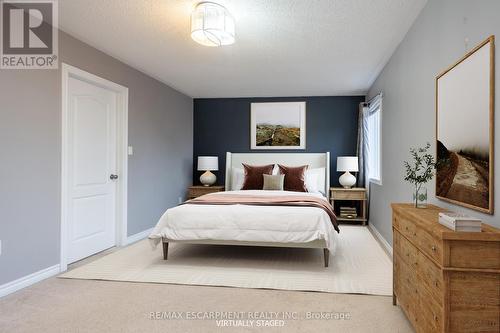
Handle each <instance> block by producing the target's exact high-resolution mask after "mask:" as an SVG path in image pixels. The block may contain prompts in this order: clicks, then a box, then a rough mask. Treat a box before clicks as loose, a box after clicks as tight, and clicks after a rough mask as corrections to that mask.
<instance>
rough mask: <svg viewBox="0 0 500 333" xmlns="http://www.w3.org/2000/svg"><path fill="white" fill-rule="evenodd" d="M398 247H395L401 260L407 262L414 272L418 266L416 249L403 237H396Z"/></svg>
mask: <svg viewBox="0 0 500 333" xmlns="http://www.w3.org/2000/svg"><path fill="white" fill-rule="evenodd" d="M398 238H399V239H398V241H397V242H398V244H399V247H398V248H396V251H397V253H399V254H400V256H401V260H402V261H403V262H404V263H405V264H407V265H408V266H409V267H410V268H411V269H412V270H413V271H414V272H415V273H416V272H417V266H418V250H417V248H416V247H415V246H413V244H411V243H410V242H409V241H408V240H407V239H406V238H405V237H403V236H401V235H400V236H399V237H398Z"/></svg>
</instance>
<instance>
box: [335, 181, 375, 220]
mask: <svg viewBox="0 0 500 333" xmlns="http://www.w3.org/2000/svg"><path fill="white" fill-rule="evenodd" d="M330 202H331V204H332V207H333V211H334V212H335V215H337V220H338V221H339V222H361V223H362V224H363V225H366V222H367V218H366V189H365V188H360V187H353V188H343V187H331V188H330Z"/></svg>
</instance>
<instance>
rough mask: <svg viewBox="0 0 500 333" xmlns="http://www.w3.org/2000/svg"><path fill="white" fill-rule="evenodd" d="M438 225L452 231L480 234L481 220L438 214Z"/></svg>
mask: <svg viewBox="0 0 500 333" xmlns="http://www.w3.org/2000/svg"><path fill="white" fill-rule="evenodd" d="M439 223H440V224H442V225H444V226H445V227H447V228H450V229H451V230H454V231H467V232H481V220H480V219H477V218H475V217H470V216H467V215H464V214H459V213H439Z"/></svg>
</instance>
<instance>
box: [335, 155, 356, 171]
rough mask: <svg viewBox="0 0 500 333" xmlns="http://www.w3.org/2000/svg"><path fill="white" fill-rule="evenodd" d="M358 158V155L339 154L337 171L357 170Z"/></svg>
mask: <svg viewBox="0 0 500 333" xmlns="http://www.w3.org/2000/svg"><path fill="white" fill-rule="evenodd" d="M358 170H359V167H358V158H357V157H356V156H339V157H337V171H354V172H357V171H358Z"/></svg>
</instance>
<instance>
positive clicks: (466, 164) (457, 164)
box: [436, 36, 495, 214]
mask: <svg viewBox="0 0 500 333" xmlns="http://www.w3.org/2000/svg"><path fill="white" fill-rule="evenodd" d="M494 41H495V39H494V36H491V37H490V38H488V39H487V40H486V41H484V42H483V43H481V44H480V45H479V46H477V47H476V48H475V49H473V50H472V51H471V52H469V53H468V54H467V55H465V56H464V57H463V58H462V59H460V60H459V61H458V62H457V63H456V64H454V65H453V66H452V67H450V68H449V69H447V70H446V71H444V72H443V73H442V74H440V75H439V76H438V77H437V78H436V137H437V145H436V147H437V161H438V165H437V177H436V196H437V197H438V198H439V199H442V200H445V201H449V202H452V203H455V204H459V205H462V206H465V207H467V208H471V209H475V210H478V211H481V212H484V213H489V214H493V210H494V207H493V202H494V201H493V192H494V188H493V170H494V167H493V160H494V159H493V157H494V156H493V155H494V147H493V146H494V133H493V132H494V108H495V104H494V102H495V100H494V94H495V90H494V89H495V83H494V80H495V63H494V61H495V56H494V52H495V51H494Z"/></svg>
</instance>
